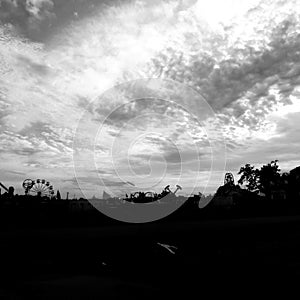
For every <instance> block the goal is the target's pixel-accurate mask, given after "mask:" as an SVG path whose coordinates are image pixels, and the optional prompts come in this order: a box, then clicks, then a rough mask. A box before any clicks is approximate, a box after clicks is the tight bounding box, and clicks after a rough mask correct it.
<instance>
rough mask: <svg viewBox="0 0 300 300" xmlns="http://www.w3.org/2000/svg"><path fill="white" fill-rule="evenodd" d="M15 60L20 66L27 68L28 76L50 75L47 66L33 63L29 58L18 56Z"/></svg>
mask: <svg viewBox="0 0 300 300" xmlns="http://www.w3.org/2000/svg"><path fill="white" fill-rule="evenodd" d="M17 59H18V61H19V63H20V64H22V65H23V66H24V67H26V68H27V70H28V71H29V75H30V74H31V75H32V74H34V75H38V76H47V75H50V74H51V73H52V72H51V69H50V68H49V67H48V66H47V65H45V64H42V63H37V62H34V61H32V60H31V59H30V58H29V57H25V56H21V55H19V56H18V57H17Z"/></svg>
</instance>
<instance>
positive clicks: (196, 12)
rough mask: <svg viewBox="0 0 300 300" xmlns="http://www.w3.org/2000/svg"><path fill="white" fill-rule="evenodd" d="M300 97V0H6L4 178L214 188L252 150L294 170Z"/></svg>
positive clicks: (1, 103) (0, 30) (1, 16)
mask: <svg viewBox="0 0 300 300" xmlns="http://www.w3.org/2000/svg"><path fill="white" fill-rule="evenodd" d="M150 78H151V79H150ZM299 97H300V2H299V1H297V0H290V1H288V0H284V1H283V0H272V1H271V0H261V1H259V0H246V1H243V0H236V1H235V0H209V1H204V0H198V1H197V0H182V1H179V0H178V1H175V0H162V1H158V0H154V1H150V0H149V1H146V0H136V1H134V0H133V1H114V0H105V1H101V0H99V1H96V0H66V1H60V0H0V145H1V147H0V158H1V174H0V181H1V182H3V183H4V184H6V185H7V186H9V185H13V186H15V188H16V189H17V192H19V193H21V192H22V188H21V183H22V181H23V180H24V179H25V178H31V179H37V178H45V179H47V180H49V181H50V182H51V183H52V184H53V185H54V187H55V188H56V189H57V188H59V189H60V191H61V192H62V194H63V196H64V195H65V193H66V191H69V192H70V193H71V194H73V193H74V194H76V195H81V192H83V194H84V195H85V196H88V197H90V196H92V195H94V194H95V195H97V196H101V194H102V191H103V190H106V191H107V192H109V193H111V194H116V195H120V194H123V193H125V192H131V191H134V190H137V189H145V190H155V191H160V190H161V189H162V188H163V187H164V186H165V185H167V184H170V185H171V187H172V188H173V189H174V186H175V185H176V184H179V185H181V186H182V187H183V190H182V191H181V193H183V194H188V193H190V192H191V191H193V190H195V191H196V192H197V191H202V192H203V191H204V192H205V193H210V192H213V191H214V190H215V189H216V188H217V187H218V186H219V185H220V184H221V183H222V179H223V176H224V173H225V172H226V171H231V172H233V173H234V174H236V172H237V171H238V170H239V168H240V166H241V165H243V164H245V163H251V164H255V165H257V166H259V165H261V164H263V163H267V162H270V161H271V160H274V159H278V160H279V164H280V166H281V169H282V170H283V171H285V170H289V169H291V168H293V167H295V166H297V165H300V159H299V148H300V138H299V129H300V122H299V118H300V101H299ZM133 185H135V186H133Z"/></svg>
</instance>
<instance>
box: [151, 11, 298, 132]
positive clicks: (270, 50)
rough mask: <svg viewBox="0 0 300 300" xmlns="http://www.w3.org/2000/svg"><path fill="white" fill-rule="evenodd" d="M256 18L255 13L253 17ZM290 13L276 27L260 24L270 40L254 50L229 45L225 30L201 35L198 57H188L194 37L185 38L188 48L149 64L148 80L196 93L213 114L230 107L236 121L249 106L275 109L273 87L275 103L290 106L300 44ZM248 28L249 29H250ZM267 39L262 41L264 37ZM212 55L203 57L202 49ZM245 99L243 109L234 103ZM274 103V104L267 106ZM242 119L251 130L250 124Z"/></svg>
mask: <svg viewBox="0 0 300 300" xmlns="http://www.w3.org/2000/svg"><path fill="white" fill-rule="evenodd" d="M252 13H253V14H254V13H255V10H253V12H252ZM295 14H296V13H294V12H291V13H290V15H287V16H286V19H284V20H282V21H280V22H279V23H273V24H272V25H271V21H270V23H269V24H267V25H266V24H265V26H266V28H267V29H268V31H271V34H270V40H269V42H268V43H267V44H266V45H265V47H261V48H260V49H259V50H257V49H255V44H252V43H251V40H249V44H244V45H243V49H239V47H240V46H239V45H238V44H233V45H232V40H231V36H232V35H234V34H235V32H234V30H235V29H236V27H232V28H227V30H226V31H225V32H226V35H225V36H224V37H221V36H220V35H218V34H217V33H211V35H210V36H209V37H207V35H205V36H204V38H203V39H204V41H203V48H201V50H198V54H195V55H190V54H189V47H190V45H194V44H195V43H197V42H196V41H195V40H194V39H195V37H193V36H188V37H186V41H185V42H186V45H187V49H185V50H178V49H176V48H171V47H169V48H167V49H166V50H165V51H164V53H161V54H159V55H158V56H157V57H156V58H154V59H153V61H152V66H153V69H152V70H153V72H154V73H153V75H158V76H160V77H163V78H171V79H173V80H177V81H179V82H183V83H186V84H188V85H190V86H191V87H193V88H195V89H197V90H198V91H199V92H200V93H201V94H202V95H203V96H204V98H205V99H206V100H207V101H208V103H209V104H210V105H211V106H212V108H213V109H214V110H215V111H216V112H224V111H226V110H227V109H228V108H233V112H232V113H233V114H234V115H235V116H236V117H237V118H238V117H240V116H242V115H243V113H245V111H247V110H249V109H251V106H254V105H256V103H257V102H258V101H259V100H261V99H263V98H265V99H266V100H268V101H265V102H264V103H263V104H264V105H263V109H264V110H265V112H266V111H268V110H269V109H271V108H272V107H273V106H274V104H275V101H274V100H275V99H274V98H272V95H271V94H270V90H271V88H272V87H273V88H274V87H276V88H278V90H279V94H280V101H282V102H283V103H284V104H289V100H288V97H289V96H290V95H291V94H292V93H293V92H294V91H295V88H296V87H297V86H298V85H299V81H300V67H299V59H300V52H299V48H300V40H299V32H300V30H299V29H298V18H296V17H295V16H294V15H295ZM252 26H253V24H252ZM265 38H266V39H267V36H265ZM206 48H207V49H208V51H210V52H211V54H207V52H206V51H205V49H206ZM219 49H226V52H227V53H228V56H229V58H223V57H222V56H220V53H219ZM243 97H246V98H247V99H249V101H250V102H249V105H248V106H247V107H241V106H240V103H239V100H240V99H242V98H243ZM269 100H273V101H269ZM264 116H265V114H264V113H262V114H261V116H257V115H256V116H254V119H253V120H249V119H246V118H245V119H244V121H245V123H246V125H248V126H251V127H253V126H254V125H255V123H256V122H257V121H256V120H255V119H257V118H259V117H261V118H263V117H264Z"/></svg>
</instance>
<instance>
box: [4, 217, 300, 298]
mask: <svg viewBox="0 0 300 300" xmlns="http://www.w3.org/2000/svg"><path fill="white" fill-rule="evenodd" d="M0 243H1V244H0V245H1V246H0V247H1V248H0V254H1V260H0V261H1V265H0V274H1V282H0V298H1V299H6V298H8V299H25V298H26V299H34V298H36V299H53V298H55V299H57V298H59V299H61V298H63V299H127V298H128V299H153V298H156V299H157V298H161V297H168V299H169V298H174V297H176V298H186V299H200V298H204V297H205V298H206V296H205V295H207V294H209V295H211V296H221V297H222V298H224V297H225V296H226V297H227V296H230V297H231V298H232V297H238V298H239V299H243V298H245V296H253V297H260V296H263V295H266V296H268V298H269V297H271V295H272V296H274V295H276V296H280V295H281V296H284V297H285V298H286V297H287V296H288V293H292V292H293V291H296V292H298V290H299V289H300V216H289V217H265V218H249V219H237V220H214V221H209V220H207V221H199V222H179V221H178V222H169V223H163V222H157V223H148V224H138V225H135V224H121V225H115V226H114V225H106V226H103V227H97V228H61V229H60V228H56V229H40V230H37V229H14V230H8V229H6V230H2V231H1V232H0ZM157 243H163V244H169V245H174V246H176V247H178V250H177V251H176V254H175V255H174V254H172V253H170V252H169V251H168V250H166V249H165V248H163V247H161V246H159V245H158V244H157ZM298 287H299V288H298Z"/></svg>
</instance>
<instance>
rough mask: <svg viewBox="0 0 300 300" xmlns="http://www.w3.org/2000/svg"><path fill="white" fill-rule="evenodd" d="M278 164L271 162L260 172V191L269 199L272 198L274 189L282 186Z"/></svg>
mask: <svg viewBox="0 0 300 300" xmlns="http://www.w3.org/2000/svg"><path fill="white" fill-rule="evenodd" d="M277 162H278V160H275V161H271V163H269V164H267V165H263V166H262V167H261V169H260V171H259V190H260V191H261V192H263V193H264V194H265V195H266V196H267V197H268V198H269V197H270V196H271V191H272V189H276V188H277V187H279V186H280V181H281V175H280V169H279V166H278V165H277Z"/></svg>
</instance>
